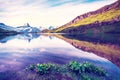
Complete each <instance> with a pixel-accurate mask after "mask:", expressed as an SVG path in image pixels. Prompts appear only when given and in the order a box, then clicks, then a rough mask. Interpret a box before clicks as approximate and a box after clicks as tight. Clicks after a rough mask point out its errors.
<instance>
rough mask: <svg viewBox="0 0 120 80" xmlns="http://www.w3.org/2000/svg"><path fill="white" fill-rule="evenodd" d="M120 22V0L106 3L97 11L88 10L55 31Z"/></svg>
mask: <svg viewBox="0 0 120 80" xmlns="http://www.w3.org/2000/svg"><path fill="white" fill-rule="evenodd" d="M90 21H91V22H90ZM112 21H113V22H115V21H116V22H118V21H120V0H118V1H116V2H114V3H112V4H110V5H106V6H104V7H102V8H100V9H98V10H96V11H92V12H88V13H85V14H83V15H80V16H77V17H76V18H75V19H73V20H72V21H70V22H69V23H67V24H65V25H63V26H61V27H59V28H56V29H55V30H53V32H62V31H63V30H65V29H67V28H72V27H78V26H79V27H80V26H83V25H89V24H93V23H98V24H101V23H103V22H108V23H111V22H112Z"/></svg>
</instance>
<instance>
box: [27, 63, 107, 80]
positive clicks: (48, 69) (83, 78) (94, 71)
mask: <svg viewBox="0 0 120 80" xmlns="http://www.w3.org/2000/svg"><path fill="white" fill-rule="evenodd" d="M26 70H27V71H31V72H34V73H35V74H38V75H39V76H43V75H44V76H45V75H46V76H48V75H49V76H50V75H53V76H57V75H62V76H64V75H66V76H68V77H69V78H70V79H72V80H96V79H98V80H99V77H105V76H106V71H105V70H104V69H102V68H100V67H97V66H95V65H93V64H91V63H89V62H84V63H79V62H77V61H71V62H69V63H68V64H65V65H58V64H52V63H48V64H36V65H30V66H29V67H27V68H26ZM56 74H57V75H56ZM73 75H74V77H73ZM93 76H94V77H93ZM97 77H98V78H97ZM61 78H62V77H61Z"/></svg>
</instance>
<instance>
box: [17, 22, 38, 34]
mask: <svg viewBox="0 0 120 80" xmlns="http://www.w3.org/2000/svg"><path fill="white" fill-rule="evenodd" d="M16 31H17V32H22V33H28V32H40V30H39V29H38V28H36V27H31V26H30V25H29V24H28V23H27V24H26V25H24V26H19V27H17V28H16Z"/></svg>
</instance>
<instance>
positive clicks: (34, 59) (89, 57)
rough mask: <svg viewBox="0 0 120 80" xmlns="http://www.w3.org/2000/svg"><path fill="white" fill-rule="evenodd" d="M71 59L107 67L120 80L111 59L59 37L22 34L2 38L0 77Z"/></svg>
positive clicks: (118, 71)
mask: <svg viewBox="0 0 120 80" xmlns="http://www.w3.org/2000/svg"><path fill="white" fill-rule="evenodd" d="M71 60H76V61H79V62H85V61H88V62H91V63H93V64H95V65H98V66H101V67H104V68H105V70H107V72H108V73H109V77H112V78H116V79H119V78H120V68H119V67H118V66H116V65H115V64H113V63H112V62H110V61H109V60H107V59H105V58H102V57H99V56H97V55H96V54H94V53H92V52H86V51H82V50H80V49H77V48H75V47H74V46H72V45H71V44H69V43H67V42H66V41H64V40H62V39H59V38H57V37H55V36H47V35H42V34H19V35H13V36H1V37H0V74H1V73H4V72H6V71H19V70H23V69H25V67H26V66H29V65H30V64H37V63H48V62H50V63H57V64H65V63H68V62H69V61H71ZM2 77H4V76H2ZM0 80H1V76H0Z"/></svg>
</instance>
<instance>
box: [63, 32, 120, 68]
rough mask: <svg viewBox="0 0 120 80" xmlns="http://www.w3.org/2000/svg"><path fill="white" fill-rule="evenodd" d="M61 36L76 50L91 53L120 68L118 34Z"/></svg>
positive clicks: (119, 40) (119, 36)
mask: <svg viewBox="0 0 120 80" xmlns="http://www.w3.org/2000/svg"><path fill="white" fill-rule="evenodd" d="M62 36H64V40H65V41H67V42H69V43H70V44H72V45H73V46H75V47H76V48H78V49H81V50H84V51H88V52H93V53H95V54H97V55H99V56H101V57H104V58H106V59H109V60H110V61H111V62H113V63H114V64H116V65H118V66H119V67H120V62H119V61H120V34H108V33H106V34H79V35H65V34H63V35H62Z"/></svg>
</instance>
